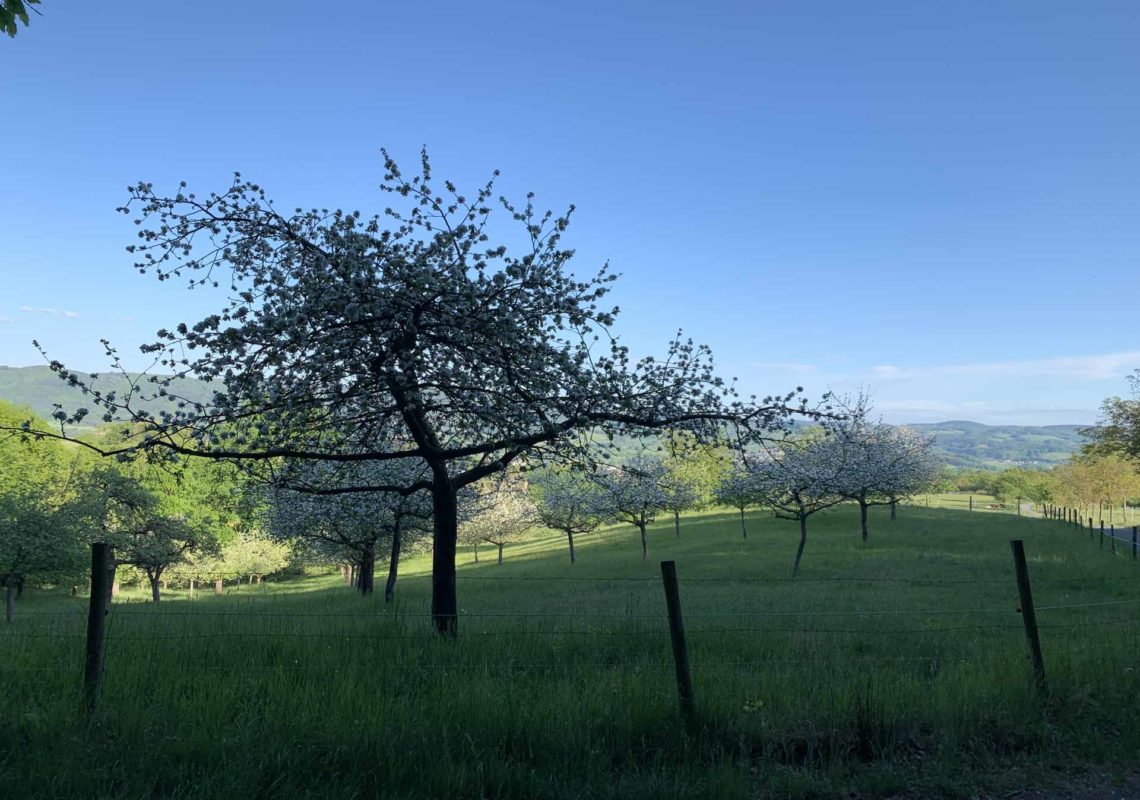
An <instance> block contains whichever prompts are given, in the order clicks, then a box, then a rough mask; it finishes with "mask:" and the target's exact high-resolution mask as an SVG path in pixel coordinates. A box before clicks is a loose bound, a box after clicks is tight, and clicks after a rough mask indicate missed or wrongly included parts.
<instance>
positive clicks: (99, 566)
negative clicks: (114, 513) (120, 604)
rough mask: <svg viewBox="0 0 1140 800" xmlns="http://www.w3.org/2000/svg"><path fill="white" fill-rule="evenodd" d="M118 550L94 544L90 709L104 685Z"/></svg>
mask: <svg viewBox="0 0 1140 800" xmlns="http://www.w3.org/2000/svg"><path fill="white" fill-rule="evenodd" d="M114 558H115V549H114V548H113V547H112V546H111V545H109V544H107V543H106V542H95V543H94V544H92V545H91V599H90V602H89V605H88V608H87V652H86V659H85V660H84V662H83V690H84V694H85V696H86V699H87V710H88V711H89V712H91V711H94V710H95V708H96V706H97V705H98V704H99V689H100V686H101V685H102V683H103V636H104V634H105V633H106V631H107V611H108V609H109V608H110V607H111V602H110V600H111V581H112V580H114V578H113V576H112V574H111V570H112V569H114Z"/></svg>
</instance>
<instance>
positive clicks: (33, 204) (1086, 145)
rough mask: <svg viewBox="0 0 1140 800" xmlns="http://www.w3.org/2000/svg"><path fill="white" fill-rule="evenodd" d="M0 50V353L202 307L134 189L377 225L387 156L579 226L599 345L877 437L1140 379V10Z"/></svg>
mask: <svg viewBox="0 0 1140 800" xmlns="http://www.w3.org/2000/svg"><path fill="white" fill-rule="evenodd" d="M40 8H41V10H42V16H39V17H34V18H33V19H32V24H31V26H30V27H29V28H26V29H22V30H21V31H20V33H19V35H18V36H17V37H16V38H15V39H12V40H7V39H5V40H3V41H0V71H2V73H3V75H4V88H3V91H2V92H0V152H3V153H4V154H5V157H4V163H3V167H2V169H0V225H2V229H0V230H2V231H3V247H2V248H0V276H2V278H3V282H2V285H3V291H2V293H0V364H8V365H12V366H22V365H26V364H34V363H40V357H39V355H38V353H36V351H35V350H34V348H32V346H31V340H32V339H33V338H36V339H39V340H40V341H41V342H42V343H43V344H44V345H45V347H46V348H47V349H48V351H49V353H50V355H51V356H52V357H54V358H59V359H61V360H63V361H65V362H67V363H68V364H69V365H75V366H76V367H78V368H81V369H87V370H90V369H99V368H101V367H103V366H104V365H105V364H106V358H105V356H104V354H103V348H102V346H101V345H100V344H99V339H100V338H102V337H107V338H110V339H111V340H112V342H113V343H114V344H115V345H116V346H117V347H118V348H119V350H120V352H121V353H122V354H123V356H124V358H125V360H126V361H127V363H128V364H129V365H131V366H134V367H139V366H142V365H143V363H144V362H143V361H142V360H141V356H138V355H136V353H137V346H138V345H139V344H140V343H142V342H144V341H148V340H149V339H150V338H152V335H153V332H154V331H155V330H156V329H158V328H159V327H164V326H170V325H172V324H174V323H176V322H178V321H181V320H184V319H185V320H192V319H196V318H197V317H199V316H201V315H202V314H204V313H207V312H208V311H210V310H211V309H212V308H213V307H214V306H216V305H217V304H218V302H219V299H218V298H217V297H213V298H211V297H210V296H209V295H208V294H207V293H205V292H193V293H192V292H187V291H186V290H185V289H183V288H181V287H180V286H178V285H176V284H158V283H156V282H155V281H154V280H153V279H152V278H150V277H143V276H140V275H138V274H137V273H136V272H134V271H133V270H132V269H131V268H130V263H131V262H130V257H129V256H128V255H126V254H125V253H124V252H123V247H124V246H125V245H126V244H128V243H130V241H131V239H132V236H133V226H131V224H130V221H129V219H127V218H125V217H122V216H121V215H118V214H116V213H115V212H114V209H115V207H116V206H118V205H120V204H121V203H122V202H123V201H124V200H125V198H126V192H125V189H126V187H127V185H128V184H129V183H131V182H134V181H137V180H140V179H145V180H148V181H152V182H154V183H155V184H156V187H158V188H160V189H161V188H163V187H169V188H173V187H174V186H176V184H177V181H178V180H182V179H185V180H187V181H189V182H190V184H191V187H192V188H194V189H197V190H199V191H209V190H211V189H215V188H221V187H223V186H225V185H226V184H227V182H228V180H229V176H230V174H231V173H232V172H233V171H234V170H241V171H242V172H243V174H244V175H245V176H246V177H249V178H251V179H253V180H256V181H258V182H259V183H261V184H262V185H263V186H265V187H266V188H267V189H268V191H269V193H270V195H271V196H272V197H274V198H275V199H276V200H277V202H278V204H279V205H280V206H283V207H292V206H296V205H301V206H305V207H309V206H330V207H343V208H346V209H348V208H359V209H361V210H362V211H365V212H371V211H378V210H381V209H382V208H383V207H384V206H385V205H386V204H387V201H388V198H386V197H385V196H382V195H381V194H380V193H379V192H378V191H377V190H376V186H377V185H378V183H379V181H380V178H381V174H382V168H381V161H380V157H379V152H378V151H379V148H380V147H381V146H386V147H387V148H388V149H389V150H390V151H391V152H392V153H393V154H394V155H395V156H396V157H397V158H398V159H399V160H400V161H402V162H404V163H405V164H407V165H409V166H411V165H414V162H415V160H416V158H417V154H418V151H419V148H420V147H421V145H426V146H427V147H428V148H429V150H430V151H431V154H432V158H433V161H434V164H435V171H436V174H437V175H438V176H441V177H442V176H448V177H451V178H452V179H453V180H455V181H456V182H457V183H459V184H460V185H461V186H467V187H472V186H473V185H475V184H476V183H481V182H482V181H483V180H484V179H485V178H486V177H487V176H488V175H489V173H490V172H491V170H492V169H495V168H498V169H500V170H502V172H503V176H502V178H501V179H500V182H499V188H500V189H501V190H502V191H503V192H504V193H506V194H508V195H513V196H519V195H521V194H522V193H524V192H525V191H527V190H529V189H533V190H535V191H536V192H537V193H538V200H539V202H540V203H543V204H545V205H548V206H550V207H554V208H556V209H562V208H563V207H565V206H566V205H568V204H569V203H575V204H576V205H577V207H578V212H577V214H576V215H575V221H574V224H573V225H572V227H571V229H570V232H569V233H568V235H567V242H568V244H570V245H572V246H574V247H576V249H577V256H576V258H575V260H574V262H573V263H574V265H575V269H576V271H579V272H580V273H582V274H585V273H590V272H593V271H594V270H595V269H596V268H597V267H598V266H599V265H600V264H601V263H603V262H605V261H607V260H608V261H609V262H610V264H611V266H612V268H613V269H614V270H615V271H617V272H619V273H621V274H622V278H621V280H620V281H619V282H618V284H617V287H616V289H615V298H614V299H615V301H616V302H617V303H618V304H620V305H621V307H622V309H623V313H622V316H621V318H620V319H619V331H620V332H621V334H622V337H623V339H624V340H625V341H626V343H627V344H629V345H630V347H631V348H632V349H633V350H634V351H635V352H638V353H649V352H660V351H662V350H663V349H664V343H665V342H666V340H667V339H668V338H669V337H670V336H671V335H672V333H673V332H674V331H675V330H676V329H677V328H684V330H685V333H686V334H687V335H691V336H693V337H694V338H696V339H698V340H700V341H704V342H707V343H708V344H710V345H711V346H712V347H713V349H714V352H716V354H717V357H718V361H719V363H720V364H721V366H722V370H723V372H725V373H726V374H729V375H735V376H737V377H738V378H739V379H740V384H741V386H742V388H744V389H745V390H747V391H749V392H756V393H765V394H766V393H769V392H776V391H783V390H786V389H788V388H790V387H792V386H795V385H796V384H803V385H804V386H805V387H806V388H807V389H808V390H809V391H810V392H815V393H818V392H822V391H824V390H825V389H827V388H832V389H835V390H838V391H852V390H854V389H856V388H858V387H860V386H865V387H869V388H870V389H871V391H872V392H873V395H874V398H875V403H876V405H877V407H878V409H879V410H880V411H881V412H882V413H883V415H884V417H885V418H887V419H888V420H890V421H896V422H907V421H928V420H936V419H950V418H967V419H975V420H978V421H982V422H991V423H1024V424H1049V423H1088V422H1091V421H1093V420H1094V419H1095V416H1096V408H1097V406H1098V405H1099V402H1100V400H1101V399H1102V398H1104V397H1105V396H1107V395H1110V394H1121V393H1124V392H1125V390H1126V388H1127V387H1126V385H1125V381H1124V375H1126V374H1127V373H1128V372H1130V371H1131V370H1132V369H1133V368H1135V367H1140V324H1137V323H1135V322H1134V321H1133V320H1134V319H1135V316H1136V314H1135V311H1136V306H1137V300H1138V298H1140V270H1138V269H1137V264H1138V263H1140V223H1138V221H1137V208H1140V202H1138V201H1140V150H1138V143H1140V103H1138V102H1137V86H1138V85H1140V81H1138V79H1140V47H1137V46H1136V43H1137V41H1140V5H1137V4H1136V3H1134V2H1119V3H1112V2H1085V3H1072V2H1064V3H1053V2H1042V1H1041V0H1035V1H1034V2H1024V3H1017V2H1008V3H983V2H976V3H974V2H962V3H913V2H898V3H890V2H868V3H851V2H812V3H803V2H795V3H793V2H787V3H777V2H749V3H731V2H719V1H718V0H710V2H704V3H700V4H694V3H668V2H605V3H602V2H576V3H573V4H552V3H536V2H533V0H531V2H495V1H491V2H484V3H462V4H460V3H451V2H438V3H434V4H430V5H426V4H416V3H399V4H396V3H386V2H355V1H354V0H345V2H341V3H337V4H333V5H322V4H313V3H300V2H274V3H268V2H264V3H263V2H214V1H213V0H203V1H202V2H198V3H193V4H187V3H155V2H143V1H142V0H136V1H135V2H118V3H81V2H76V0H44V3H43V4H42V5H41V6H40Z"/></svg>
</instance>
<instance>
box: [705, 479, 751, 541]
mask: <svg viewBox="0 0 1140 800" xmlns="http://www.w3.org/2000/svg"><path fill="white" fill-rule="evenodd" d="M758 491H759V490H758V488H757V485H756V476H755V475H753V473H752V470H751V469H749V467H748V464H747V463H746V462H745V461H743V460H741V461H737V462H735V463H733V465H732V466H731V467H730V468H729V470H728V472H727V473H725V475H724V477H723V478H722V479H721V482H720V483H719V484H718V485H717V487H716V489H715V490H714V491H713V496H714V497H715V498H716V501H717V503H719V504H720V505H723V506H731V507H732V508H735V509H736V510H738V511H739V512H740V535H741V536H742V537H743V538H745V539H747V538H748V528H747V527H746V526H745V524H744V513H745V512H746V511H747V510H748V509H749V507H751V506H754V505H756V503H757V502H758V500H759V495H758Z"/></svg>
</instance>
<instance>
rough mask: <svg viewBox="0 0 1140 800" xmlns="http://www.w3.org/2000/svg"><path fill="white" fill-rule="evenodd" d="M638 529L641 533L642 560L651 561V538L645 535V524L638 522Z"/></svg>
mask: <svg viewBox="0 0 1140 800" xmlns="http://www.w3.org/2000/svg"><path fill="white" fill-rule="evenodd" d="M637 529H638V530H639V531H641V560H642V561H648V560H649V538H648V537H647V536H646V535H645V523H644V522H638V523H637Z"/></svg>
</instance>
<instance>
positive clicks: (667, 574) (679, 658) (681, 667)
mask: <svg viewBox="0 0 1140 800" xmlns="http://www.w3.org/2000/svg"><path fill="white" fill-rule="evenodd" d="M661 581H662V583H664V585H665V607H666V609H667V610H668V612H669V638H670V640H672V642H673V664H674V666H675V667H676V671H677V697H678V699H679V700H680V702H681V718H682V719H683V720H684V722H685V729H686V730H687V731H688V732H689V733H695V732H696V730H697V709H696V705H695V703H694V702H693V679H692V676H691V675H690V674H689V648H688V645H687V644H686V643H685V624H684V621H683V620H682V619H681V594H680V592H679V591H678V589H677V562H675V561H662V562H661Z"/></svg>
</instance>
